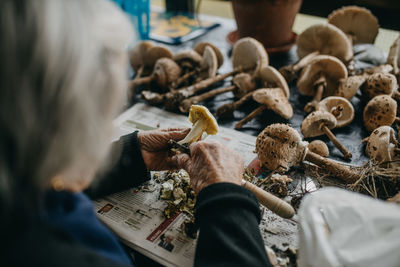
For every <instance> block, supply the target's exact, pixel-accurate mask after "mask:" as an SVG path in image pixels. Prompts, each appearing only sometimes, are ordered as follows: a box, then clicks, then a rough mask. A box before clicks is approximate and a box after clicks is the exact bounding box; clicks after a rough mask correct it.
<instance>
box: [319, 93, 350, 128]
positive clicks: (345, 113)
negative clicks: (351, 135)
mask: <svg viewBox="0 0 400 267" xmlns="http://www.w3.org/2000/svg"><path fill="white" fill-rule="evenodd" d="M339 106H340V107H341V109H342V111H341V112H340V113H339V114H338V115H337V116H336V115H335V114H334V113H332V112H333V111H334V110H335V109H336V108H337V107H339ZM316 110H322V111H327V112H329V113H332V115H333V116H335V118H336V128H341V127H344V126H347V125H349V124H350V123H351V122H352V121H353V119H354V108H353V105H352V104H351V103H350V101H349V100H347V99H346V98H343V97H340V96H329V97H327V98H324V99H322V100H321V101H320V102H319V103H318V104H317V106H316Z"/></svg>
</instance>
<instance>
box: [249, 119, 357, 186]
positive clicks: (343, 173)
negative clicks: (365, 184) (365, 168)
mask: <svg viewBox="0 0 400 267" xmlns="http://www.w3.org/2000/svg"><path fill="white" fill-rule="evenodd" d="M307 145H308V143H307V142H305V141H302V140H301V137H300V135H299V133H298V132H297V131H296V130H295V129H293V128H292V127H290V126H288V125H286V124H279V123H276V124H271V125H269V126H268V127H267V128H265V129H264V130H263V131H262V132H261V133H260V134H259V135H258V136H257V141H256V149H255V151H256V153H257V155H258V159H259V160H260V162H261V164H262V165H263V166H265V167H266V168H267V169H269V170H271V171H278V172H286V171H288V170H289V169H290V167H292V166H297V165H300V164H301V163H302V162H303V161H309V162H311V163H314V164H315V165H317V166H318V167H320V168H323V169H325V170H327V171H328V172H330V173H331V174H332V175H334V176H336V177H338V178H340V179H342V180H343V181H345V182H346V183H354V182H355V181H356V180H358V178H359V174H358V173H357V172H355V171H353V170H352V169H350V168H348V167H346V166H344V165H342V164H340V163H337V162H335V161H333V160H329V159H327V158H324V157H321V156H320V155H318V154H315V153H313V152H311V151H309V150H308V149H307Z"/></svg>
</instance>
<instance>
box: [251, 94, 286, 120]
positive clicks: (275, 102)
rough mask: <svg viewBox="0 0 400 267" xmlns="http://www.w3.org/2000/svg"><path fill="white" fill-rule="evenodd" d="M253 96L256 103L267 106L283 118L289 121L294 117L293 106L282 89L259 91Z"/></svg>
mask: <svg viewBox="0 0 400 267" xmlns="http://www.w3.org/2000/svg"><path fill="white" fill-rule="evenodd" d="M252 96H253V99H254V100H255V101H256V102H258V103H260V104H263V105H266V106H267V107H268V108H269V109H271V110H273V111H274V112H275V113H277V114H278V115H279V116H281V117H282V118H284V119H286V120H288V119H290V118H291V117H293V108H292V105H291V104H290V103H289V100H288V99H287V98H286V96H285V94H284V93H283V90H282V89H281V88H261V89H257V90H255V91H254V93H253V95H252Z"/></svg>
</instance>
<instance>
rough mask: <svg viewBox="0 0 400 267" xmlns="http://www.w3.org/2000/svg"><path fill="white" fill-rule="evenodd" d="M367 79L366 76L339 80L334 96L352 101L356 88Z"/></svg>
mask: <svg viewBox="0 0 400 267" xmlns="http://www.w3.org/2000/svg"><path fill="white" fill-rule="evenodd" d="M367 78H368V75H354V76H349V77H347V79H342V80H340V83H339V87H338V89H337V93H336V95H337V96H341V97H344V98H346V99H349V100H350V99H352V98H353V96H355V95H356V93H357V91H358V88H360V87H361V86H362V85H363V84H364V83H365V81H366V80H367Z"/></svg>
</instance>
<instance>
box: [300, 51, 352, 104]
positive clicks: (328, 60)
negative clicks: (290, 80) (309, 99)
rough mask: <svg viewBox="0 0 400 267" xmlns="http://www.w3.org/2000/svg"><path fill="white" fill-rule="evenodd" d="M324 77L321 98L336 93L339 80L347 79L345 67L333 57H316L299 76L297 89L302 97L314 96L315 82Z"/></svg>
mask: <svg viewBox="0 0 400 267" xmlns="http://www.w3.org/2000/svg"><path fill="white" fill-rule="evenodd" d="M321 75H324V76H325V79H326V88H325V90H324V94H323V97H326V96H331V95H336V94H337V93H338V88H339V83H340V80H342V79H346V78H347V68H346V66H345V65H344V64H343V63H342V62H341V61H340V60H339V59H337V58H335V57H333V56H327V55H322V56H316V57H315V58H314V59H313V60H312V61H311V63H310V64H309V65H307V66H306V67H305V68H304V69H303V70H302V71H301V74H300V77H299V79H298V81H297V88H298V89H299V91H300V93H301V94H303V95H308V96H314V95H315V92H316V88H315V82H316V81H317V80H318V79H319V78H320V77H321Z"/></svg>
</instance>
